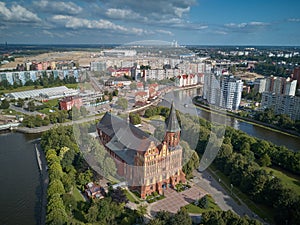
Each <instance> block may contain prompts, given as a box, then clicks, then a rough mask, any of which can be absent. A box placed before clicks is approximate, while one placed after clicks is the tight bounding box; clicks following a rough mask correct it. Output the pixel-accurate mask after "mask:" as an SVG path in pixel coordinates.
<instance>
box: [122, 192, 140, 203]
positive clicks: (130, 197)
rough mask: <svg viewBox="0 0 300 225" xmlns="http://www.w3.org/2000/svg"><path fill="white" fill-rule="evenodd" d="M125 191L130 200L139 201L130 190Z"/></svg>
mask: <svg viewBox="0 0 300 225" xmlns="http://www.w3.org/2000/svg"><path fill="white" fill-rule="evenodd" d="M124 192H125V195H126V197H127V198H128V200H129V201H130V202H133V203H134V202H135V201H138V200H137V199H135V198H134V197H133V196H132V195H133V194H132V193H130V191H128V190H124Z"/></svg>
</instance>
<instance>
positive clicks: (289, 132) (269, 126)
mask: <svg viewBox="0 0 300 225" xmlns="http://www.w3.org/2000/svg"><path fill="white" fill-rule="evenodd" d="M193 104H194V105H196V106H198V107H199V108H202V109H204V110H207V111H210V112H213V113H217V114H221V115H224V116H230V117H234V118H236V119H238V120H241V121H245V122H247V123H250V124H255V125H256V126H260V127H263V128H266V129H269V130H272V131H274V132H279V133H283V134H285V135H290V136H293V137H299V136H300V134H299V133H298V132H296V131H292V130H286V129H283V128H280V127H278V126H275V125H272V124H268V123H264V122H261V121H257V120H255V119H252V118H248V117H242V116H239V115H237V114H234V113H230V112H226V111H222V110H218V109H214V108H211V107H209V106H206V105H203V104H201V103H199V102H197V101H196V100H195V98H193Z"/></svg>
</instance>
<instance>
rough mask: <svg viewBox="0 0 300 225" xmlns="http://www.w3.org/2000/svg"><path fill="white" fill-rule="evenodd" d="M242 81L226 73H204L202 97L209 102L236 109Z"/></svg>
mask: <svg viewBox="0 0 300 225" xmlns="http://www.w3.org/2000/svg"><path fill="white" fill-rule="evenodd" d="M242 90H243V82H242V81H241V80H238V79H236V78H234V77H233V76H228V75H225V76H224V75H218V74H215V73H206V74H205V75H204V86H203V98H204V99H206V100H207V101H208V102H209V103H210V104H212V105H216V106H220V107H222V108H225V109H229V110H237V109H238V108H239V105H240V102H241V96H242Z"/></svg>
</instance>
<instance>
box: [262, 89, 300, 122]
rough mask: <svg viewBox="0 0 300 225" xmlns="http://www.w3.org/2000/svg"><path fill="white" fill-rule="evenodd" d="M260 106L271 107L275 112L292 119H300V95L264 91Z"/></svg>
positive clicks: (263, 107)
mask: <svg viewBox="0 0 300 225" xmlns="http://www.w3.org/2000/svg"><path fill="white" fill-rule="evenodd" d="M261 108H262V109H266V108H272V109H273V110H274V113H275V114H286V115H288V116H289V117H290V118H291V119H292V120H300V97H297V96H291V95H278V94H274V93H269V92H264V93H263V94H262V101H261Z"/></svg>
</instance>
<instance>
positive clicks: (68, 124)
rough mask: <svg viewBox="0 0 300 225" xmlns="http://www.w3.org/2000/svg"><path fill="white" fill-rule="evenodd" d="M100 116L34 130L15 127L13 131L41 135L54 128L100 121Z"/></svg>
mask: <svg viewBox="0 0 300 225" xmlns="http://www.w3.org/2000/svg"><path fill="white" fill-rule="evenodd" d="M102 116H103V115H100V116H92V117H87V118H83V119H80V120H76V121H70V122H66V123H57V124H50V125H48V126H42V127H34V128H29V127H16V128H15V130H16V131H20V132H22V133H28V134H36V133H41V132H44V131H47V130H50V129H51V128H52V127H55V126H70V125H73V124H80V123H85V122H90V121H94V120H97V119H101V118H102Z"/></svg>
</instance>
